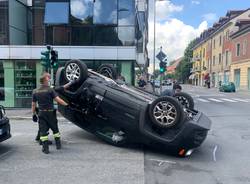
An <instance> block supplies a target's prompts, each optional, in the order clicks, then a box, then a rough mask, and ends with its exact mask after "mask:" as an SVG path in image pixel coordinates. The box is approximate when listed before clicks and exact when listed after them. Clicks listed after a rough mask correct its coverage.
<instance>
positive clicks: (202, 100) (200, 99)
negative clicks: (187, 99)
mask: <svg viewBox="0 0 250 184" xmlns="http://www.w3.org/2000/svg"><path fill="white" fill-rule="evenodd" d="M196 99H197V100H199V101H201V102H209V101H208V100H205V99H202V98H196Z"/></svg>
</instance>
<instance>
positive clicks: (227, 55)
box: [226, 50, 229, 66]
mask: <svg viewBox="0 0 250 184" xmlns="http://www.w3.org/2000/svg"><path fill="white" fill-rule="evenodd" d="M228 57H229V51H228V50H227V51H226V66H227V65H228Z"/></svg>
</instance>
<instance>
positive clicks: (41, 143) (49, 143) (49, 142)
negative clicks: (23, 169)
mask: <svg viewBox="0 0 250 184" xmlns="http://www.w3.org/2000/svg"><path fill="white" fill-rule="evenodd" d="M39 144H40V145H43V142H42V141H41V140H40V141H39ZM51 144H52V141H50V140H48V145H51Z"/></svg>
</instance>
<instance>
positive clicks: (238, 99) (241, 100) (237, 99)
mask: <svg viewBox="0 0 250 184" xmlns="http://www.w3.org/2000/svg"><path fill="white" fill-rule="evenodd" d="M232 99H233V100H236V101H240V102H249V101H247V100H243V99H240V98H232Z"/></svg>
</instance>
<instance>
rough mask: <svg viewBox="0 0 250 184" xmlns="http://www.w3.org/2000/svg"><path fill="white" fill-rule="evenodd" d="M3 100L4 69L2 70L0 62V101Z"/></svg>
mask: <svg viewBox="0 0 250 184" xmlns="http://www.w3.org/2000/svg"><path fill="white" fill-rule="evenodd" d="M4 100H5V89H4V69H3V62H2V61H0V101H4Z"/></svg>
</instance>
